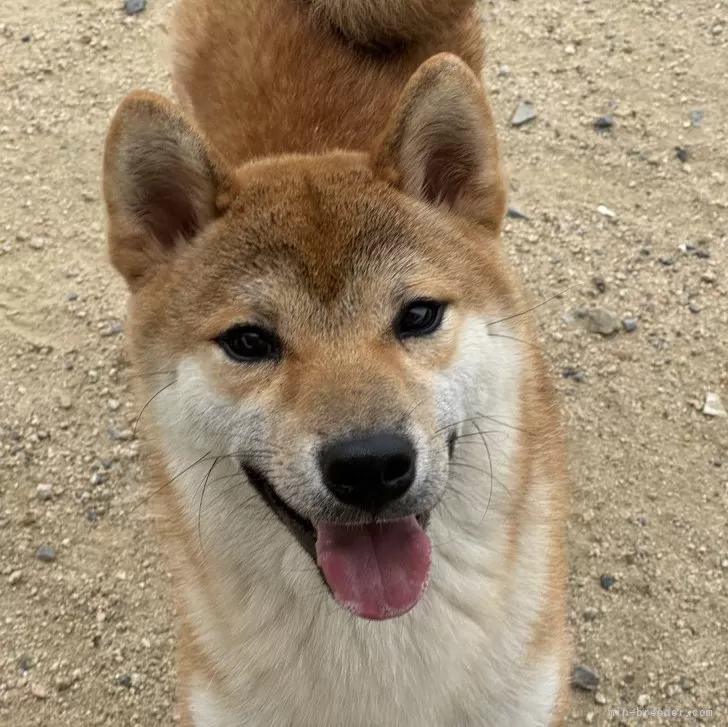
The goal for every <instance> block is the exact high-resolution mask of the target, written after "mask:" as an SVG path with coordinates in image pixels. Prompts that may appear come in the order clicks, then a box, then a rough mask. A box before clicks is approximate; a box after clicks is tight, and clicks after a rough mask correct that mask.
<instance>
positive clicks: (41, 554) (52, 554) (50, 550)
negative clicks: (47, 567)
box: [35, 545, 56, 563]
mask: <svg viewBox="0 0 728 727" xmlns="http://www.w3.org/2000/svg"><path fill="white" fill-rule="evenodd" d="M35 557H36V558H37V559H38V560H40V561H41V562H43V563H52V562H53V561H54V560H55V559H56V549H55V548H54V547H53V546H52V545H41V546H40V548H38V550H36V551H35Z"/></svg>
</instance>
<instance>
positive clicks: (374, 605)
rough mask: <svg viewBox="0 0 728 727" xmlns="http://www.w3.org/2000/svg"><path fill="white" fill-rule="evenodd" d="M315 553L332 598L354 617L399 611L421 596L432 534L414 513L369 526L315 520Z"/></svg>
mask: <svg viewBox="0 0 728 727" xmlns="http://www.w3.org/2000/svg"><path fill="white" fill-rule="evenodd" d="M315 525H316V533H317V537H316V557H317V560H318V564H319V568H321V570H322V571H323V574H324V576H325V577H326V582H327V583H328V584H329V588H331V590H332V592H333V594H334V597H335V598H336V600H337V601H338V602H339V603H340V604H341V605H342V606H345V607H346V608H348V609H349V610H351V611H353V612H354V613H355V614H356V615H357V616H361V617H362V618H370V619H385V618H393V617H395V616H400V615H401V614H403V613H406V612H407V611H409V610H410V609H411V608H412V607H413V606H414V605H415V604H416V603H417V601H419V600H420V596H421V595H422V594H423V592H424V590H425V587H426V586H427V578H428V575H429V572H430V551H431V548H432V544H431V542H430V538H429V537H428V536H427V535H426V534H425V531H424V530H423V529H422V528H421V527H420V524H419V523H418V522H417V519H416V518H415V517H414V516H412V517H408V518H404V519H403V520H395V521H392V522H386V523H376V524H375V523H371V524H367V525H335V524H333V523H325V522H320V523H316V524H315Z"/></svg>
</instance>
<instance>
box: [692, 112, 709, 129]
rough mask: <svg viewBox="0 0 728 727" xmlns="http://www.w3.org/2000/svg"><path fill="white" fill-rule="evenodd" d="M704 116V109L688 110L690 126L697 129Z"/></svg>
mask: <svg viewBox="0 0 728 727" xmlns="http://www.w3.org/2000/svg"><path fill="white" fill-rule="evenodd" d="M704 118H705V111H703V110H702V109H695V111H691V112H690V126H692V127H693V128H694V129H697V128H698V127H699V126H700V124H702V123H703V119H704Z"/></svg>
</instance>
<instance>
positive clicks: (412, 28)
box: [173, 0, 484, 164]
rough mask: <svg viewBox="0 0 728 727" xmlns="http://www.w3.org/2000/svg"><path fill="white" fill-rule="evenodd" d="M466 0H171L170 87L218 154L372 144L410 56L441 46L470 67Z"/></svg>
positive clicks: (473, 40) (471, 14) (476, 61)
mask: <svg viewBox="0 0 728 727" xmlns="http://www.w3.org/2000/svg"><path fill="white" fill-rule="evenodd" d="M472 5H473V2H471V1H470V0H465V1H463V0H454V1H450V2H443V0H416V1H414V2H408V1H406V0H350V1H349V0H315V1H313V2H309V1H308V0H206V1H204V2H200V1H199V0H192V1H186V0H183V2H181V3H180V5H179V8H178V14H177V19H176V28H175V38H174V46H175V63H174V71H173V78H174V87H175V92H176V93H177V96H178V97H179V98H180V99H181V100H182V101H183V102H184V104H185V105H186V106H187V107H188V108H189V109H190V110H191V111H192V112H193V114H194V116H195V118H196V119H197V121H198V123H199V124H200V126H201V128H202V129H203V131H204V132H205V133H206V135H207V136H208V137H209V138H210V140H211V141H212V142H213V144H214V145H215V146H216V147H217V148H218V149H219V150H220V151H221V152H222V153H223V156H224V157H225V158H226V159H228V160H229V161H231V162H233V163H235V164H239V163H241V162H242V161H244V160H247V159H250V158H251V157H261V156H269V155H274V154H283V153H288V152H304V153H307V152H320V151H327V150H331V149H337V148H339V149H358V150H368V149H370V148H371V146H372V144H373V141H374V137H375V136H376V135H378V134H380V133H381V131H382V129H383V128H384V126H385V124H386V121H387V119H388V117H389V114H390V112H391V111H392V108H393V106H394V104H395V102H396V101H397V98H398V96H399V93H400V91H401V90H402V88H403V87H404V85H405V83H406V82H407V81H408V80H409V78H410V76H411V75H412V74H413V73H414V72H415V70H417V68H418V66H419V65H420V64H421V63H423V62H424V61H425V60H427V59H428V58H430V57H431V56H433V55H435V54H436V53H439V52H443V51H447V52H450V53H454V54H455V55H457V56H459V57H460V58H462V59H463V60H464V61H466V63H468V65H469V66H470V67H471V68H472V69H473V70H474V71H475V73H476V74H478V75H479V74H480V72H481V68H482V65H483V54H484V50H483V49H484V46H483V38H482V33H481V28H480V23H479V20H478V18H477V15H476V14H475V11H474V10H473V9H472Z"/></svg>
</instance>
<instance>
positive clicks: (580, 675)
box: [571, 665, 599, 692]
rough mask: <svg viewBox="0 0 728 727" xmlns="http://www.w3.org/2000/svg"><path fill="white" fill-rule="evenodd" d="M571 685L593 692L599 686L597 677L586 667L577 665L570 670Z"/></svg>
mask: <svg viewBox="0 0 728 727" xmlns="http://www.w3.org/2000/svg"><path fill="white" fill-rule="evenodd" d="M571 686H572V687H575V688H576V689H581V690H582V691H583V692H594V691H596V688H597V687H598V686H599V677H598V676H597V675H596V673H595V672H593V671H592V670H591V669H589V668H588V667H586V666H581V665H577V666H575V667H574V668H573V670H572V672H571Z"/></svg>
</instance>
